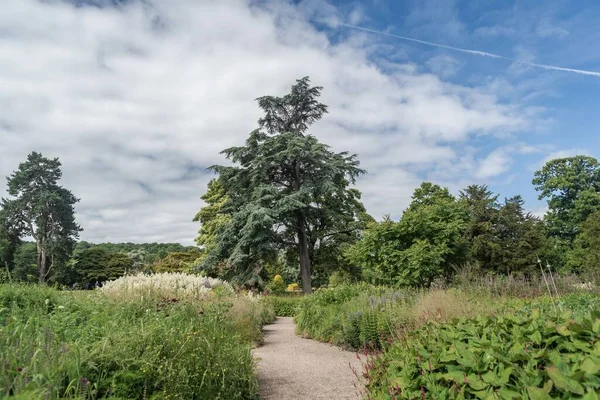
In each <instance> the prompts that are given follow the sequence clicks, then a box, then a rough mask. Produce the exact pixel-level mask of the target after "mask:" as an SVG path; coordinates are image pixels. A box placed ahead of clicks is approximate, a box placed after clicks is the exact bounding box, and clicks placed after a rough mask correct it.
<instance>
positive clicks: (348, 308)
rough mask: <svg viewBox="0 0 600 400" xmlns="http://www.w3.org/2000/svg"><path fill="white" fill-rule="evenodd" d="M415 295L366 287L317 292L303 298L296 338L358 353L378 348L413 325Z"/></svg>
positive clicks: (343, 286)
mask: <svg viewBox="0 0 600 400" xmlns="http://www.w3.org/2000/svg"><path fill="white" fill-rule="evenodd" d="M413 301H414V295H413V294H412V293H410V292H398V291H394V290H393V289H391V288H384V287H377V286H370V285H366V284H354V285H349V284H344V285H340V286H336V287H334V288H329V289H320V290H318V291H316V292H315V293H314V294H313V295H311V296H307V297H305V298H304V300H303V301H302V303H301V305H300V310H299V312H298V315H297V316H296V326H297V331H298V333H299V334H301V335H303V336H306V337H310V338H313V339H317V340H321V341H324V342H329V343H334V344H336V345H340V346H344V347H350V348H353V349H359V348H362V347H381V345H382V344H383V343H384V342H385V341H387V340H388V339H389V338H391V337H392V336H393V335H394V334H395V332H397V331H399V330H400V329H402V328H403V327H405V326H406V325H409V324H411V323H412V320H413V318H412V315H411V305H412V303H413Z"/></svg>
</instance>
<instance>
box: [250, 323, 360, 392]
mask: <svg viewBox="0 0 600 400" xmlns="http://www.w3.org/2000/svg"><path fill="white" fill-rule="evenodd" d="M295 328H296V326H295V324H294V320H293V318H284V317H279V318H277V321H275V323H274V324H272V325H267V326H266V327H265V328H264V331H265V334H266V337H265V343H264V345H263V346H261V347H259V348H257V349H255V350H254V355H255V357H256V358H258V360H259V361H258V380H259V384H260V396H261V399H263V400H275V399H277V400H290V399H298V400H301V399H310V400H313V399H359V398H360V396H359V391H360V385H359V384H358V382H357V380H356V377H355V375H354V373H353V372H352V370H351V369H350V365H352V367H354V368H355V369H356V371H358V372H359V373H360V371H361V370H362V367H361V363H360V361H359V360H357V358H356V355H355V353H351V352H348V351H343V350H341V349H339V348H338V347H335V346H330V345H328V344H324V343H320V342H316V341H314V340H310V339H303V338H301V337H298V336H296V335H295V333H294V331H295Z"/></svg>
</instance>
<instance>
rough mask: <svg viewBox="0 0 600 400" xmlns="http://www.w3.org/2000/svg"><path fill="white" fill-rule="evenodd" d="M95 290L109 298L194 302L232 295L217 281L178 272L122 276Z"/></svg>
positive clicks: (227, 284) (229, 289) (224, 283)
mask: <svg viewBox="0 0 600 400" xmlns="http://www.w3.org/2000/svg"><path fill="white" fill-rule="evenodd" d="M99 290H100V291H101V292H102V293H104V294H106V295H108V296H110V297H120V298H122V297H125V298H128V297H139V296H144V297H145V296H151V297H161V298H176V299H197V300H200V299H204V298H207V297H208V296H209V295H211V294H215V293H218V294H233V293H234V291H233V288H232V287H231V285H230V284H229V283H227V282H225V281H222V280H220V279H214V278H209V277H206V276H199V275H192V274H186V273H180V272H164V273H157V274H150V275H148V274H137V275H127V276H122V277H120V278H118V279H116V280H114V281H109V282H106V283H105V284H104V285H103V286H102V287H101V288H99Z"/></svg>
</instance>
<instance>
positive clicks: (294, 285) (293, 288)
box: [285, 283, 299, 293]
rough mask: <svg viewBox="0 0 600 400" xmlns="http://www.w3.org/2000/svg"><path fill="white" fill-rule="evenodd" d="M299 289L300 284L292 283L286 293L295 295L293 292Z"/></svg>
mask: <svg viewBox="0 0 600 400" xmlns="http://www.w3.org/2000/svg"><path fill="white" fill-rule="evenodd" d="M298 288H299V286H298V284H297V283H290V284H289V285H288V287H287V289H285V291H286V292H292V293H293V292H295V291H297V290H298Z"/></svg>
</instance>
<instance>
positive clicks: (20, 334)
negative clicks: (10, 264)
mask: <svg viewBox="0 0 600 400" xmlns="http://www.w3.org/2000/svg"><path fill="white" fill-rule="evenodd" d="M269 318H271V319H272V314H271V315H269V311H268V310H264V307H262V306H261V304H260V303H259V302H255V301H250V300H246V299H241V298H240V299H236V298H223V299H221V300H213V301H205V302H197V303H188V302H186V303H184V302H179V301H177V300H176V299H175V300H172V299H170V300H169V301H164V300H161V299H158V298H157V299H154V298H147V297H146V298H144V299H143V300H141V299H138V300H134V301H127V302H119V301H113V300H110V299H108V298H106V297H103V296H102V295H101V294H100V293H97V292H94V293H92V292H71V293H70V292H59V291H56V290H54V289H50V288H46V287H42V286H37V287H36V286H17V285H0V365H2V366H3V367H2V368H3V373H2V374H0V397H2V398H5V397H9V396H14V397H15V398H27V396H28V395H32V394H33V393H36V394H37V395H38V397H35V398H48V399H58V398H88V399H97V398H109V397H110V398H127V399H142V398H144V399H169V398H172V399H193V398H196V399H199V398H203V399H204V398H206V399H217V398H221V399H253V398H257V382H256V377H255V375H254V360H253V359H252V354H251V343H250V340H256V339H257V332H258V335H260V324H261V323H264V322H268V319H269ZM19 396H20V397H19Z"/></svg>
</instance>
